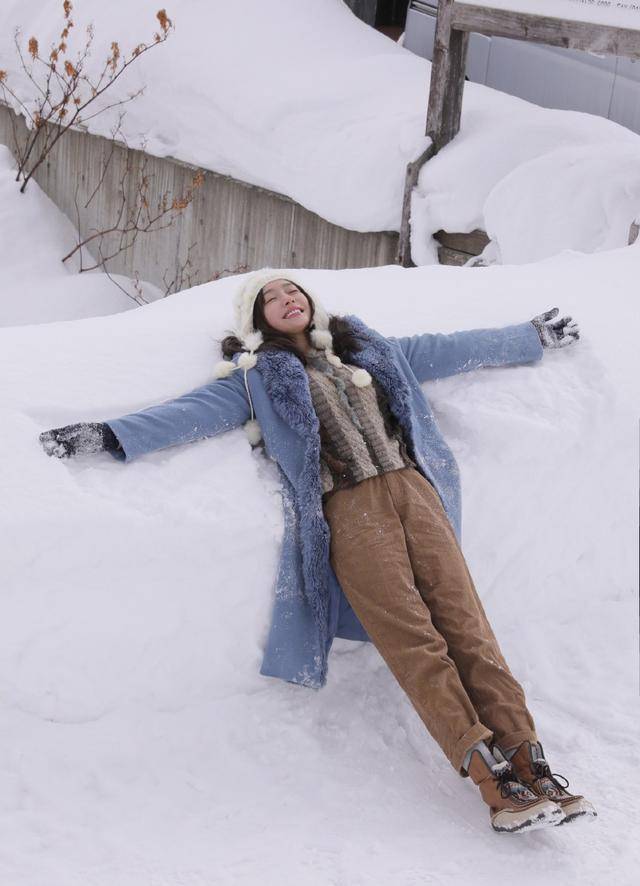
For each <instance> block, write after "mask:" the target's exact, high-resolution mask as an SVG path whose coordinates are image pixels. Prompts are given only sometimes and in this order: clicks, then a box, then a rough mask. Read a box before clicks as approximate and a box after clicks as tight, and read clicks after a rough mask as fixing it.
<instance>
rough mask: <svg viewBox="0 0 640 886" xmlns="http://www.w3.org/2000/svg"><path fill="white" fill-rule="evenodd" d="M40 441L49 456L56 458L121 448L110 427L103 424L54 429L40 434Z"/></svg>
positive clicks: (83, 424)
mask: <svg viewBox="0 0 640 886" xmlns="http://www.w3.org/2000/svg"><path fill="white" fill-rule="evenodd" d="M38 439H39V440H40V443H41V444H42V448H43V449H44V451H45V452H46V453H47V455H55V456H56V458H69V457H70V456H72V455H92V454H93V453H95V452H105V451H111V450H116V449H120V448H121V447H120V443H119V442H118V438H117V437H116V435H115V434H114V433H113V431H112V430H111V428H110V427H109V425H107V424H104V423H102V422H81V423H80V424H76V425H65V426H64V427H63V428H52V430H50V431H44V432H43V433H42V434H40V437H39V438H38Z"/></svg>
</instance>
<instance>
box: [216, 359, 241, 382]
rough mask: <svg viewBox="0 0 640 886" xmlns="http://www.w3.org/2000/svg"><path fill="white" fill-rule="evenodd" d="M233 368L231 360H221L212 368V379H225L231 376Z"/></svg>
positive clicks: (233, 364) (234, 366)
mask: <svg viewBox="0 0 640 886" xmlns="http://www.w3.org/2000/svg"><path fill="white" fill-rule="evenodd" d="M235 368H236V365H235V363H233V362H232V361H231V360H221V361H220V363H216V365H215V366H214V367H213V377H214V378H226V377H227V376H228V375H231V373H232V372H233V370H234V369H235Z"/></svg>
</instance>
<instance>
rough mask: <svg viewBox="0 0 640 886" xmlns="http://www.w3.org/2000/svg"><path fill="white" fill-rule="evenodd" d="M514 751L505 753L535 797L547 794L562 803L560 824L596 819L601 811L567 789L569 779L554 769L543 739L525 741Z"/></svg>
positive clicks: (551, 798)
mask: <svg viewBox="0 0 640 886" xmlns="http://www.w3.org/2000/svg"><path fill="white" fill-rule="evenodd" d="M512 750H513V749H512ZM512 750H509V751H505V755H506V756H507V757H509V758H510V759H511V765H512V766H513V768H514V769H515V771H516V772H517V774H518V778H519V779H520V781H521V782H522V783H523V784H526V786H527V787H528V788H529V789H530V790H531V791H533V793H534V794H535V795H536V796H538V797H547V798H548V799H549V800H553V802H554V803H557V804H558V806H560V808H561V809H562V811H563V812H564V816H565V817H564V819H563V820H562V822H561V824H566V823H567V822H569V821H575V820H576V819H577V818H584V819H586V820H589V821H593V819H594V818H596V816H597V814H598V813H597V812H596V810H595V809H594V807H593V806H592V804H591V803H590V802H589V801H588V800H585V798H584V797H582V796H579V795H578V794H570V793H569V792H568V791H567V790H566V788H568V787H569V782H568V781H567V780H566V778H563V777H562V775H554V774H553V773H552V772H551V769H550V768H549V764H548V763H547V761H546V760H545V758H544V752H543V750H542V745H541V744H540V742H536V743H534V742H530V741H523V742H522V744H521V745H518V748H517V750H516V751H515V753H513V754H512ZM558 779H562V781H564V782H565V784H560V782H559V781H558Z"/></svg>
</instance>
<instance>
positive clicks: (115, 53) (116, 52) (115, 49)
mask: <svg viewBox="0 0 640 886" xmlns="http://www.w3.org/2000/svg"><path fill="white" fill-rule="evenodd" d="M119 58H120V47H119V46H118V44H117V42H116V41H114V42H113V43H112V44H111V55H110V56H109V64H110V66H111V70H112V71H115V69H116V68H117V67H118V59H119Z"/></svg>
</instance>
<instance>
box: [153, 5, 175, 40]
mask: <svg viewBox="0 0 640 886" xmlns="http://www.w3.org/2000/svg"><path fill="white" fill-rule="evenodd" d="M156 18H157V19H158V21H159V22H160V27H161V28H162V30H163V31H164V33H165V34H166V33H167V31H168V30H169V28H170V27H171V25H172V24H173V22H172V21H171V19H170V18H169V16H168V15H167V10H166V9H159V10H158V11H157V12H156Z"/></svg>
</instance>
